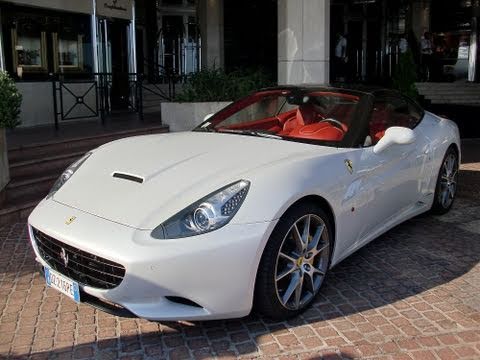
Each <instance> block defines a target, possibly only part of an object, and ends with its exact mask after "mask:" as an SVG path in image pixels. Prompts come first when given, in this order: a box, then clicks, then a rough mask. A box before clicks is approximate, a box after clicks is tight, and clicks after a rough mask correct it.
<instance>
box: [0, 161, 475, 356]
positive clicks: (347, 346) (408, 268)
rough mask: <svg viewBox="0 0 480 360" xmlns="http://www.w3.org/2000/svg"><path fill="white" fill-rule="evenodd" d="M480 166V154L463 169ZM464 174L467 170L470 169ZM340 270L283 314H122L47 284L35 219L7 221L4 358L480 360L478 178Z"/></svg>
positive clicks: (0, 290) (1, 303)
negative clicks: (446, 206)
mask: <svg viewBox="0 0 480 360" xmlns="http://www.w3.org/2000/svg"><path fill="white" fill-rule="evenodd" d="M464 171H468V172H469V173H473V177H474V178H477V177H478V175H480V162H479V163H476V164H472V163H469V164H468V168H466V169H465V168H464V166H463V165H462V173H463V172H464ZM461 175H462V174H461ZM462 186H463V187H462V188H461V189H460V194H461V196H462V197H460V198H458V199H457V201H456V203H455V205H454V208H453V209H452V211H451V212H450V213H449V214H448V215H446V216H431V215H423V216H420V217H417V218H415V219H412V220H410V221H408V222H406V223H404V224H402V225H400V226H397V227H396V228H395V229H393V230H391V231H390V232H388V233H387V234H385V235H383V236H381V237H380V238H379V239H377V240H375V241H373V242H372V243H370V244H369V245H367V246H366V247H364V248H363V249H361V250H360V251H358V252H357V253H356V254H354V255H352V256H350V257H349V258H348V259H346V260H345V261H343V262H342V263H341V264H340V265H338V266H337V267H335V268H334V269H333V270H332V271H331V272H330V273H329V276H328V278H327V280H326V282H325V286H324V287H323V289H322V292H321V295H320V296H318V298H317V300H316V301H315V303H314V306H313V307H312V308H311V309H310V310H308V311H306V312H305V313H304V314H303V315H302V316H300V317H298V318H296V319H293V320H290V321H286V322H273V321H271V320H269V319H266V318H263V317H260V316H258V315H255V314H252V315H250V316H248V317H246V318H243V319H237V320H226V321H211V322H195V323H191V322H168V323H167V322H149V321H146V320H140V319H122V318H118V317H114V316H111V315H108V314H105V313H103V312H101V311H97V310H95V309H93V308H91V307H89V306H87V305H83V304H80V305H77V304H75V303H74V302H73V301H71V300H70V299H68V298H66V297H65V296H63V295H61V294H59V293H58V292H56V291H55V290H52V289H47V288H46V287H45V284H44V280H43V278H42V276H41V275H40V274H39V273H38V272H37V271H36V264H35V261H34V258H33V252H32V250H31V249H30V245H29V243H28V238H27V237H28V235H27V231H26V226H25V224H12V225H10V226H6V227H3V228H0V359H27V358H28V359H193V358H195V359H207V358H219V359H227V358H238V357H241V358H278V359H320V358H328V359H340V358H344V359H356V358H374V359H392V360H393V359H480V265H479V261H480V233H479V231H478V223H479V221H480V198H479V197H478V196H477V195H476V192H475V191H470V190H466V189H476V188H478V186H479V184H476V183H474V184H472V183H469V184H464V185H462Z"/></svg>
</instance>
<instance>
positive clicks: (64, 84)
mask: <svg viewBox="0 0 480 360" xmlns="http://www.w3.org/2000/svg"><path fill="white" fill-rule="evenodd" d="M155 80H156V81H155ZM50 81H51V83H52V92H53V109H54V124H55V128H56V129H58V128H59V125H60V122H62V121H67V120H76V119H88V118H98V117H99V118H100V119H101V121H102V123H104V122H105V119H106V118H107V117H108V116H109V115H111V114H112V111H114V103H115V99H116V98H117V100H118V99H120V100H122V101H123V104H124V108H125V109H124V110H125V111H126V112H130V113H137V114H138V118H139V119H140V120H141V121H143V118H144V113H143V102H144V92H148V93H149V94H151V96H154V97H156V98H158V100H159V101H170V100H171V99H172V98H174V96H175V82H176V81H177V79H176V78H175V77H174V76H173V75H171V74H164V75H163V77H162V78H161V79H159V78H156V79H155V78H154V79H149V80H148V81H147V80H146V78H145V76H144V75H143V74H140V73H100V72H99V73H90V74H87V75H84V76H82V78H78V76H77V77H76V76H74V75H72V74H65V73H61V74H58V73H55V74H50ZM165 84H168V93H166V92H165V91H164V89H163V88H162V87H161V86H160V85H165ZM117 86H120V92H121V94H120V95H119V94H115V91H116V90H117V91H118V90H119V89H118V87H117ZM116 87H117V88H116Z"/></svg>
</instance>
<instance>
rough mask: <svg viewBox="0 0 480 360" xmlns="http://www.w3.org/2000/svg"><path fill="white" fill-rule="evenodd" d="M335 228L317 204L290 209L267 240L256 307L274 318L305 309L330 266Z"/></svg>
mask: <svg viewBox="0 0 480 360" xmlns="http://www.w3.org/2000/svg"><path fill="white" fill-rule="evenodd" d="M331 234H332V231H331V225H330V221H329V218H328V216H327V215H326V214H325V212H324V211H323V210H322V209H321V208H320V207H318V206H316V205H315V204H310V203H305V204H300V205H297V206H295V207H294V208H292V209H290V210H289V211H288V212H287V213H286V214H285V215H284V216H282V218H281V219H280V221H279V223H278V224H277V226H276V228H275V230H274V231H273V233H272V235H271V236H270V239H269V241H268V243H267V246H266V248H265V251H264V253H263V256H262V260H261V263H260V267H259V270H258V275H257V282H256V289H255V305H256V309H257V310H258V311H259V312H261V313H262V314H264V315H266V316H268V317H271V318H274V319H286V318H289V317H292V316H296V315H298V314H299V313H301V312H302V311H303V310H305V309H306V308H307V307H308V306H309V305H310V304H311V303H312V301H313V300H314V298H315V296H316V295H317V294H318V292H319V290H320V287H321V286H322V284H323V281H324V279H325V276H326V274H327V270H328V268H329V266H330V254H331V250H332V240H331V239H332V235H331Z"/></svg>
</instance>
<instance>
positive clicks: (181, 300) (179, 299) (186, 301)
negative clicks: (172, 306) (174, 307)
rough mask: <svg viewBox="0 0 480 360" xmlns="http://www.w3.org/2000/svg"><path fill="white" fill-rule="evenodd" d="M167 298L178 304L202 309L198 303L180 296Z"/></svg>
mask: <svg viewBox="0 0 480 360" xmlns="http://www.w3.org/2000/svg"><path fill="white" fill-rule="evenodd" d="M165 298H166V299H167V300H169V301H171V302H174V303H177V304H182V305H187V306H192V307H197V308H201V306H200V305H198V304H197V303H196V302H193V301H192V300H189V299H185V298H182V297H180V296H165Z"/></svg>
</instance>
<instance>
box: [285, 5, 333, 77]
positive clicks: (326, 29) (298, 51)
mask: <svg viewBox="0 0 480 360" xmlns="http://www.w3.org/2000/svg"><path fill="white" fill-rule="evenodd" d="M329 69H330V0H278V83H279V84H282V85H284V84H306V83H318V84H327V83H328V82H329V71H330V70H329Z"/></svg>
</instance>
